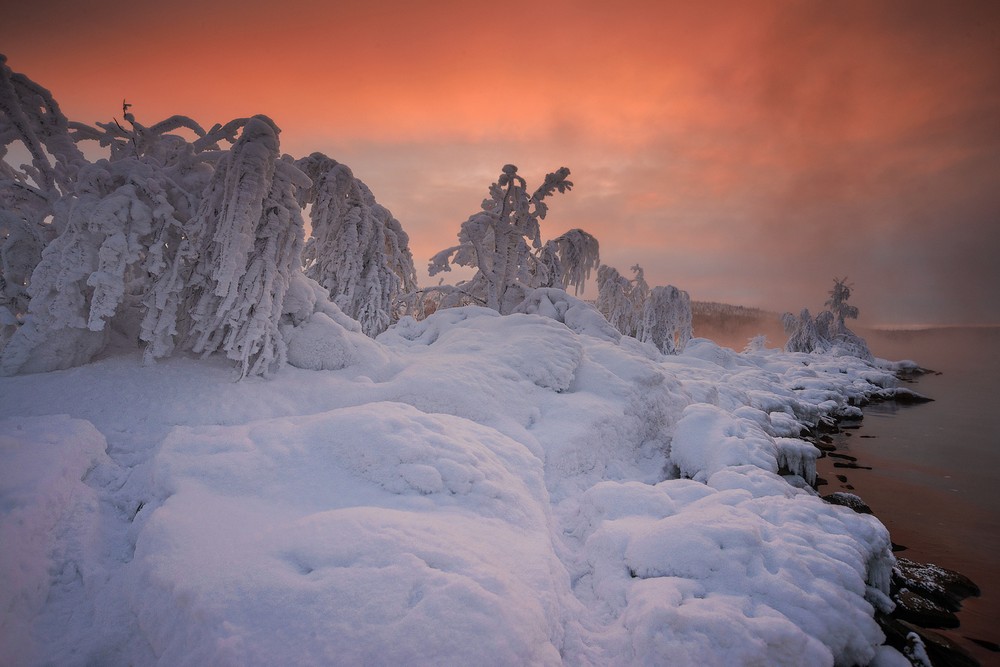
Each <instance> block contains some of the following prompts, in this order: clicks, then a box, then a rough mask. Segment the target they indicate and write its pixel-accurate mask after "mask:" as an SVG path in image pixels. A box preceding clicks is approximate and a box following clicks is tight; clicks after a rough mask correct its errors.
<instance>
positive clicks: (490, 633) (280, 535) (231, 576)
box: [130, 403, 568, 665]
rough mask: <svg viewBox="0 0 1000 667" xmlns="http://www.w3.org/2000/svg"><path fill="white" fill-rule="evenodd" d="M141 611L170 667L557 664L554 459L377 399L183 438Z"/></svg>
mask: <svg viewBox="0 0 1000 667" xmlns="http://www.w3.org/2000/svg"><path fill="white" fill-rule="evenodd" d="M154 467H155V472H154V474H155V477H156V482H157V484H156V490H157V491H158V492H161V493H166V494H169V495H168V497H167V498H166V500H165V501H164V502H163V504H162V505H161V506H160V507H159V508H158V509H156V510H155V511H154V512H153V513H152V515H151V517H150V518H149V519H148V522H147V523H146V526H145V527H144V528H143V530H142V532H141V535H140V539H139V542H138V545H137V549H136V557H135V560H134V561H133V563H132V565H131V566H130V567H131V569H132V570H133V576H134V577H135V586H134V587H133V588H132V590H133V591H134V595H133V597H132V600H131V604H132V605H133V607H134V608H135V609H136V612H137V614H138V615H139V619H140V625H141V628H142V631H143V632H144V634H145V635H146V636H147V638H148V639H149V642H150V644H151V645H152V646H153V649H154V651H155V653H156V656H157V661H156V663H157V664H163V665H184V664H191V665H196V664H216V665H225V664H232V665H249V664H260V665H264V664H279V663H281V664H298V665H306V664H330V663H336V664H373V663H381V664H386V663H388V664H417V663H430V662H437V659H438V658H439V659H441V660H442V661H443V662H446V663H449V664H481V663H485V664H557V663H558V662H559V652H558V648H557V647H558V645H559V644H560V643H561V635H562V629H561V624H560V623H559V619H560V617H561V612H560V608H561V606H562V605H561V604H560V598H561V597H563V596H565V595H567V594H568V585H567V582H566V581H565V579H564V578H561V577H559V576H558V573H559V571H560V569H561V568H560V564H559V561H558V559H557V558H556V556H555V554H554V552H553V549H552V544H551V541H550V538H549V525H548V521H547V517H546V515H545V512H544V508H545V507H546V506H547V499H546V491H545V486H544V481H543V478H542V466H541V461H539V460H538V459H537V458H535V457H534V456H533V455H532V454H531V453H530V452H528V451H527V450H526V449H525V448H524V447H523V446H521V445H519V444H518V443H517V442H515V441H513V440H511V439H509V438H506V437H504V436H502V435H500V434H498V433H497V432H496V431H493V430H491V429H486V428H483V427H481V426H479V425H477V424H475V423H472V422H469V421H467V420H464V419H460V418H457V417H451V416H447V415H428V414H425V413H421V412H419V411H418V410H416V409H415V408H412V407H410V406H406V405H401V404H396V403H373V404H369V405H365V406H360V407H355V408H345V409H342V410H335V411H332V412H329V413H325V414H321V415H314V416H310V417H301V418H289V419H281V420H271V421H265V422H258V423H252V424H248V425H245V426H234V427H205V428H200V429H190V428H183V429H177V430H175V431H174V432H173V433H171V434H170V436H168V438H167V439H166V441H165V442H164V444H163V447H162V449H161V451H160V453H159V455H158V456H157V458H156V461H155V466H154Z"/></svg>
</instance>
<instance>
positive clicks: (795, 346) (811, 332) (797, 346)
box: [781, 308, 830, 352]
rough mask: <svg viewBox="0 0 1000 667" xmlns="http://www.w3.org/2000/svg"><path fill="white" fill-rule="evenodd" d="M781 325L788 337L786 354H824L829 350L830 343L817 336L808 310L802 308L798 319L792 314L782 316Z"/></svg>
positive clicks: (814, 323) (814, 324)
mask: <svg viewBox="0 0 1000 667" xmlns="http://www.w3.org/2000/svg"><path fill="white" fill-rule="evenodd" d="M781 324H782V326H783V327H784V329H785V334H786V335H787V336H788V341H787V342H786V343H785V350H786V351H787V352H826V351H827V350H829V349H830V341H829V340H828V339H827V338H825V337H821V336H820V335H819V332H818V331H817V329H816V322H815V321H814V320H813V317H812V314H810V312H809V309H808V308H803V309H802V312H801V313H799V316H798V317H796V316H795V315H793V314H792V313H785V314H783V315H782V316H781Z"/></svg>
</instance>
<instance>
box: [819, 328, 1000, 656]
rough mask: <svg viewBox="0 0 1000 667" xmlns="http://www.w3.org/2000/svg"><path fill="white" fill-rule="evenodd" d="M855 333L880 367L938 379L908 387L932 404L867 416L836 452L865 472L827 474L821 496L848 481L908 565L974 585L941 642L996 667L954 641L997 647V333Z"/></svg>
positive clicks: (883, 407) (873, 409)
mask: <svg viewBox="0 0 1000 667" xmlns="http://www.w3.org/2000/svg"><path fill="white" fill-rule="evenodd" d="M862 333H863V335H864V336H865V337H866V338H867V339H868V343H869V345H870V346H871V348H872V351H873V352H874V353H875V355H876V356H878V357H882V358H887V359H912V360H914V361H917V362H918V363H920V364H921V365H922V366H925V367H927V368H932V369H934V370H935V371H939V372H940V373H941V374H940V375H925V376H922V377H920V378H919V379H917V381H916V382H915V384H914V385H913V388H914V389H915V390H916V391H919V392H920V393H922V394H925V395H927V396H930V397H931V398H933V399H935V402H933V403H927V404H923V405H915V406H901V405H895V404H879V405H872V406H868V407H866V408H865V420H864V424H863V427H862V428H861V430H858V431H854V432H853V435H851V436H845V437H843V438H842V439H841V441H840V442H839V443H837V444H838V448H839V449H840V451H841V452H843V453H847V454H850V455H852V456H856V457H857V458H858V463H859V464H862V465H865V466H871V467H872V470H846V471H845V470H842V469H837V470H836V472H834V471H833V469H832V468H829V469H827V471H825V473H821V474H823V476H824V477H826V478H827V479H828V480H829V482H830V484H829V486H828V487H825V488H823V489H821V491H822V492H824V493H827V492H830V491H834V490H839V488H840V487H841V486H842V483H841V482H839V481H838V480H837V479H836V477H835V474H838V473H839V474H846V476H847V478H848V481H847V483H849V484H850V485H851V486H853V487H854V493H857V494H858V495H859V496H861V497H862V498H863V499H864V500H865V501H866V502H867V503H868V504H869V506H871V508H872V510H873V511H874V512H875V514H876V516H878V517H879V519H880V520H881V521H882V522H883V523H884V524H885V525H886V526H887V527H888V528H889V531H890V532H891V534H892V538H893V541H894V542H896V543H898V544H903V545H905V546H907V547H908V548H909V551H907V552H906V554H905V555H906V556H907V557H908V558H911V559H913V560H917V561H925V562H932V563H936V564H938V565H941V566H943V567H947V568H950V569H954V570H958V571H959V572H962V573H963V574H965V575H967V576H969V577H970V578H971V579H972V580H973V581H975V582H976V583H977V584H979V586H980V588H981V589H982V597H980V598H978V599H970V600H967V601H966V603H965V605H964V607H963V611H962V612H961V613H960V614H959V618H960V620H961V622H962V627H961V628H959V629H958V630H957V631H952V632H945V633H944V634H947V635H948V636H949V637H951V638H952V639H954V640H956V641H959V643H961V644H962V646H963V647H965V648H967V649H968V650H969V651H970V652H971V653H973V655H975V656H976V657H977V658H979V659H980V660H981V661H982V663H983V664H984V665H987V664H1000V655H998V654H996V653H991V652H989V651H986V650H985V649H982V648H981V647H978V646H976V645H975V644H972V643H970V642H968V641H964V640H962V639H961V638H962V637H963V636H965V637H975V638H978V639H986V640H989V641H993V642H997V641H998V640H1000V636H998V635H1000V633H998V632H997V627H998V624H1000V576H998V572H997V567H996V564H997V554H998V553H1000V502H998V500H1000V491H998V489H1000V447H998V446H997V445H998V444H1000V443H998V442H997V440H998V438H1000V401H998V398H997V395H998V392H997V391H996V388H995V387H996V383H997V381H998V378H1000V327H992V328H975V329H973V328H949V329H932V330H922V331H891V332H880V331H865V332H862ZM862 436H864V437H862Z"/></svg>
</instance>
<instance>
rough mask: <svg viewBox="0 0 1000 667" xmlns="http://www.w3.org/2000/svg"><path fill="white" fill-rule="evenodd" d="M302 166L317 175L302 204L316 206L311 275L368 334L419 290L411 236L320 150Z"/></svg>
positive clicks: (307, 260) (306, 257)
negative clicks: (406, 296)
mask: <svg viewBox="0 0 1000 667" xmlns="http://www.w3.org/2000/svg"><path fill="white" fill-rule="evenodd" d="M297 165H298V166H299V167H300V168H301V169H302V170H303V171H304V172H305V173H306V174H308V175H309V176H310V177H311V179H312V187H311V188H309V189H308V190H306V191H305V192H304V194H303V196H302V198H301V203H303V204H310V203H311V204H312V209H311V212H310V217H311V222H312V237H311V238H310V239H309V241H308V242H307V243H306V247H305V251H304V252H303V264H304V266H305V272H306V275H307V276H309V277H310V278H312V279H314V280H316V281H317V282H318V283H319V284H321V285H322V286H323V287H325V288H326V289H327V290H328V291H329V293H330V298H331V299H332V300H333V301H334V302H335V303H336V304H337V305H338V306H339V307H340V308H341V310H343V311H344V312H345V313H346V314H348V315H349V316H351V317H353V318H354V319H356V320H358V322H360V323H361V328H362V330H363V331H364V332H365V333H366V334H368V335H369V336H372V337H374V336H377V335H378V334H380V333H382V332H383V331H385V329H386V328H387V327H388V326H389V324H391V323H392V320H393V303H394V302H395V301H396V299H397V298H398V297H399V296H400V294H402V293H404V292H412V291H414V290H415V289H416V272H415V270H414V267H413V256H412V254H411V253H410V249H409V237H408V236H407V235H406V233H405V232H404V231H403V228H402V226H401V225H400V224H399V221H398V220H396V219H395V218H394V217H393V216H392V214H391V213H390V212H389V210H388V209H386V208H385V207H383V206H381V205H379V204H378V203H377V202H376V201H375V197H374V195H373V194H372V192H371V190H369V189H368V187H367V186H366V185H365V184H364V183H362V182H361V181H360V180H358V179H357V178H355V177H354V175H353V174H352V173H351V170H350V169H349V168H348V167H347V166H346V165H343V164H339V163H338V162H336V161H335V160H332V159H330V158H328V157H327V156H325V155H323V154H321V153H313V154H312V155H310V156H309V157H307V158H304V159H302V160H299V161H298V162H297Z"/></svg>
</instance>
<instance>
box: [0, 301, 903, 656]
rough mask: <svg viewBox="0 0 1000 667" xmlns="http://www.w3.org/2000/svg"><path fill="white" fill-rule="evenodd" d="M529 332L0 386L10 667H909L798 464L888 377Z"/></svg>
mask: <svg viewBox="0 0 1000 667" xmlns="http://www.w3.org/2000/svg"><path fill="white" fill-rule="evenodd" d="M523 310H525V311H526V312H525V313H520V314H514V315H509V316H503V317H501V316H499V315H498V314H497V313H496V312H493V311H490V310H485V309H481V308H476V307H466V308H456V309H449V310H442V311H439V312H437V313H436V314H434V315H432V316H431V317H429V318H428V319H426V320H424V321H421V322H416V321H414V320H411V319H406V320H404V321H403V322H401V323H400V324H398V325H396V326H394V327H393V328H391V329H390V330H389V331H387V332H385V333H384V334H382V335H381V336H380V337H379V338H378V339H377V340H376V341H372V340H370V339H368V338H366V337H364V336H363V335H362V334H360V333H359V332H357V331H351V330H349V329H345V328H344V327H342V326H341V325H340V324H339V323H338V322H337V320H336V319H335V318H331V317H328V316H327V315H323V314H321V313H316V314H314V315H313V316H312V320H311V322H310V323H309V324H307V325H306V326H305V327H303V328H301V330H300V331H299V332H298V333H297V334H295V335H297V336H298V337H299V339H298V340H297V341H292V342H291V343H290V350H289V360H290V361H293V362H296V363H298V364H299V365H300V366H312V367H314V368H327V369H334V370H305V369H303V368H296V367H292V366H288V367H285V368H283V369H282V370H281V371H280V372H279V373H277V374H276V375H275V376H274V377H273V378H271V379H260V378H253V377H251V378H245V379H244V380H242V381H240V382H235V379H236V374H235V371H234V370H233V369H232V368H231V367H230V366H229V365H228V363H227V362H226V361H224V360H219V359H214V358H210V359H207V360H198V359H194V358H186V357H183V356H180V357H174V358H170V359H167V360H165V361H163V362H160V363H158V364H156V365H153V366H143V365H142V364H141V356H142V355H141V352H140V351H139V350H135V349H133V350H131V351H129V350H124V351H123V350H121V349H118V350H117V351H115V352H114V353H113V354H107V355H105V356H104V357H103V358H101V359H99V360H97V361H96V362H94V363H91V364H89V365H86V366H82V367H78V368H73V369H69V370H64V371H56V372H51V373H45V374H39V375H27V376H18V377H8V378H0V664H3V665H40V664H59V665H89V664H102V665H126V664H131V665H171V666H174V665H276V664H287V665H325V664H351V665H354V664H371V665H375V664H378V665H386V664H406V665H421V664H426V665H468V664H476V665H515V664H539V665H556V664H567V665H618V664H622V665H624V664H650V665H651V664H672V665H688V664H697V665H701V666H708V665H736V664H766V665H804V664H808V665H833V664H837V665H851V664H867V663H869V662H872V661H873V660H875V661H876V662H880V663H881V664H906V663H905V661H904V662H903V663H900V662H899V661H900V660H903V658H902V656H901V655H900V654H899V653H896V652H895V651H894V650H892V649H886V648H879V646H880V644H881V643H882V641H883V636H882V633H881V631H880V630H879V627H878V626H877V624H876V623H875V621H874V620H873V613H874V609H875V608H876V607H882V608H888V607H891V603H890V602H889V601H888V598H887V597H886V593H887V592H888V585H889V575H890V568H891V566H892V564H893V562H894V561H893V557H892V554H891V551H890V542H889V535H888V533H887V531H886V529H885V528H884V527H883V526H882V524H880V523H879V521H878V520H877V519H875V518H874V517H872V516H869V515H862V514H856V513H854V512H852V511H851V510H849V509H846V508H844V507H839V506H833V505H830V504H827V503H825V502H824V501H822V500H821V499H820V498H818V497H817V496H816V495H815V493H813V492H812V491H811V489H809V488H808V484H807V482H806V480H807V479H808V478H810V477H811V476H812V475H814V473H815V468H814V461H815V458H816V456H817V455H818V452H817V450H816V449H815V448H813V447H812V445H810V444H808V443H806V442H804V441H802V440H799V439H798V438H797V436H798V435H799V433H800V430H801V429H802V427H803V426H809V425H814V424H816V423H817V422H818V421H820V420H821V419H825V418H829V417H831V416H838V415H842V414H851V413H856V412H857V409H856V408H854V407H851V406H850V405H849V403H850V402H851V401H854V400H857V399H859V398H861V397H863V396H866V395H872V394H877V393H879V392H883V391H886V390H887V389H889V388H891V387H893V386H894V384H895V378H894V377H893V376H892V374H891V373H890V372H889V371H888V370H887V368H888V367H887V366H883V367H882V368H877V367H873V366H872V365H869V364H866V363H864V362H862V361H860V360H858V359H853V358H849V357H830V356H820V355H807V354H786V353H780V352H777V351H762V352H754V353H735V352H733V351H731V350H728V349H724V348H720V347H718V346H717V345H715V344H714V343H712V342H710V341H708V340H704V339H695V340H693V341H691V342H690V343H689V345H688V346H687V349H686V350H685V352H684V354H682V355H679V356H671V357H665V356H663V355H661V354H660V353H659V352H657V351H656V350H655V349H654V348H653V347H652V346H650V345H646V344H641V343H638V342H637V341H635V340H634V339H630V338H623V337H621V336H620V335H618V334H617V333H616V332H615V331H614V330H613V329H611V328H610V327H609V326H608V325H607V323H606V322H605V321H604V320H603V318H601V317H600V316H599V315H597V314H596V311H592V310H590V309H589V308H586V307H585V306H583V305H582V304H581V303H580V302H576V301H575V300H573V299H569V298H567V299H566V300H562V301H560V300H559V299H558V298H555V297H553V296H552V295H551V294H545V293H544V292H543V293H540V294H539V295H538V297H537V298H536V299H535V300H534V301H533V302H531V303H529V304H528V305H527V306H525V307H524V308H523ZM595 315H596V317H595ZM876 656H877V657H876Z"/></svg>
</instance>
